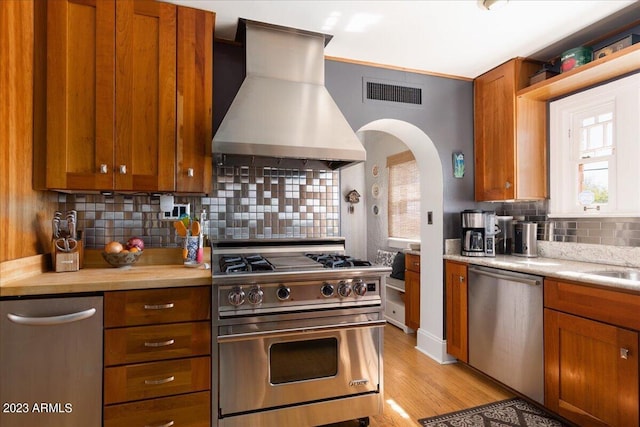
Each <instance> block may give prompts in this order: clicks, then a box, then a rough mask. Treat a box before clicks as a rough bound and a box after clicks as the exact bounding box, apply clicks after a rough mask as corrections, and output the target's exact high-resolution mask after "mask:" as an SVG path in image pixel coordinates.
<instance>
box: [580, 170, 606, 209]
mask: <svg viewBox="0 0 640 427" xmlns="http://www.w3.org/2000/svg"><path fill="white" fill-rule="evenodd" d="M579 168H580V171H581V172H582V173H581V174H580V175H579V176H580V178H581V182H580V191H581V192H582V191H591V192H592V193H593V194H594V197H595V199H594V203H598V204H603V203H607V202H608V201H609V162H607V161H604V162H593V163H583V164H581V165H580V166H579Z"/></svg>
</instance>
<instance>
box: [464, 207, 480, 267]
mask: <svg viewBox="0 0 640 427" xmlns="http://www.w3.org/2000/svg"><path fill="white" fill-rule="evenodd" d="M484 219H485V216H484V213H483V212H482V211H481V210H476V209H467V210H464V211H462V212H460V220H461V224H462V236H461V241H462V244H461V251H460V253H461V255H463V256H485V246H484V244H485V241H484V239H485V221H484Z"/></svg>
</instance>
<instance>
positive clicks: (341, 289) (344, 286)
mask: <svg viewBox="0 0 640 427" xmlns="http://www.w3.org/2000/svg"><path fill="white" fill-rule="evenodd" d="M338 295H340V296H341V297H342V298H347V297H349V296H350V295H351V284H350V283H347V282H344V281H342V282H340V283H339V284H338Z"/></svg>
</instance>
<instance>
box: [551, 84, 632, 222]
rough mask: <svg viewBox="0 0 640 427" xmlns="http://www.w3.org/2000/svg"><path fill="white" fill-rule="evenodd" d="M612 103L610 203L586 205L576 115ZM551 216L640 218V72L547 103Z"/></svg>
mask: <svg viewBox="0 0 640 427" xmlns="http://www.w3.org/2000/svg"><path fill="white" fill-rule="evenodd" d="M609 103H611V104H612V105H613V112H614V119H613V123H614V129H613V134H614V147H615V148H614V154H613V155H612V156H611V158H610V159H609V202H608V203H606V204H603V205H601V206H600V208H599V209H597V206H596V204H593V205H592V206H590V208H588V209H587V210H585V209H584V206H582V205H581V204H580V203H579V202H578V197H577V189H578V168H577V162H578V154H577V153H578V151H579V147H578V144H579V136H578V135H575V138H571V135H570V134H571V132H570V129H572V127H575V126H576V123H577V117H579V116H580V115H584V114H585V112H588V111H596V110H597V109H598V108H600V107H602V106H605V105H607V104H609ZM549 117H550V126H549V136H550V144H549V145H550V179H549V182H550V200H549V217H552V218H553V217H559V218H561V217H591V216H607V217H610V216H631V217H640V74H634V75H631V76H628V77H625V78H622V79H619V80H615V81H613V82H610V83H607V84H605V85H602V86H598V87H595V88H592V89H588V90H586V91H583V92H580V93H577V94H574V95H571V96H568V97H566V98H562V99H560V100H557V101H553V102H551V103H550V106H549Z"/></svg>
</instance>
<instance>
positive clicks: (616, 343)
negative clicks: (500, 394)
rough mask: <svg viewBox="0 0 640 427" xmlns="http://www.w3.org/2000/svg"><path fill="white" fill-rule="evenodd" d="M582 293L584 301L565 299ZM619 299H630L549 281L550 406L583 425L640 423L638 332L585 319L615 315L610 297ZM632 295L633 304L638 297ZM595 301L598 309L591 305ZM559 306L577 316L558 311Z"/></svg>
mask: <svg viewBox="0 0 640 427" xmlns="http://www.w3.org/2000/svg"><path fill="white" fill-rule="evenodd" d="M578 294H579V295H582V297H581V298H575V299H573V300H571V299H566V298H563V296H567V295H578ZM589 294H593V295H589ZM619 295H622V297H624V296H625V294H624V293H620V292H615V291H608V290H602V289H595V288H589V287H588V286H583V285H579V284H570V283H564V282H556V281H546V282H545V306H547V308H545V309H544V331H545V356H544V357H545V406H547V407H548V408H549V409H551V410H553V411H555V412H556V413H558V414H559V415H561V416H563V417H565V418H566V419H568V420H570V421H573V422H575V423H576V424H578V425H580V426H587V427H590V426H594V427H595V426H599V427H600V426H625V427H634V426H638V425H639V423H640V414H639V406H640V405H639V396H640V395H639V391H638V387H639V378H638V361H639V359H638V346H639V342H638V332H636V331H634V330H630V329H626V328H623V327H619V326H615V325H612V324H609V323H605V322H604V321H600V320H599V319H597V318H586V317H583V315H584V313H591V312H593V311H596V312H598V311H607V312H615V311H616V307H615V306H607V303H608V302H610V301H608V299H609V297H611V299H614V298H615V299H617V298H618V297H619ZM595 297H598V299H596V298H595ZM626 297H627V298H626V299H627V301H633V300H634V298H635V297H637V296H635V295H629V294H627V295H626ZM589 300H593V302H594V303H595V304H596V305H595V306H593V307H590V306H591V304H585V302H586V301H589ZM557 306H563V307H565V308H566V309H568V310H569V311H574V313H566V312H562V311H559V310H557V309H553V308H557ZM572 306H573V307H572ZM594 308H595V309H594ZM636 313H637V312H636Z"/></svg>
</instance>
